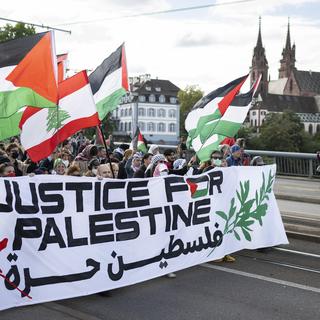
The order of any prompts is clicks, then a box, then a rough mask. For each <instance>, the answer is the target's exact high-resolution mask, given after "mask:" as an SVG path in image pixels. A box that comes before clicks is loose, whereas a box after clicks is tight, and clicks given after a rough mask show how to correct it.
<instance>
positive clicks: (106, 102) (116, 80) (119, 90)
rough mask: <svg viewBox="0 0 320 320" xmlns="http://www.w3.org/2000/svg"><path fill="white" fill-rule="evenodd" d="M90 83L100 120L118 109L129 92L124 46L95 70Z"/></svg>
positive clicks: (90, 77)
mask: <svg viewBox="0 0 320 320" xmlns="http://www.w3.org/2000/svg"><path fill="white" fill-rule="evenodd" d="M89 81H90V85H91V89H92V93H93V96H94V101H95V103H96V105H97V110H98V113H99V118H100V120H102V119H104V118H105V117H106V115H107V114H108V113H109V112H111V111H113V110H114V109H116V107H117V106H118V104H119V101H120V99H121V97H122V96H123V95H124V94H125V93H126V92H127V91H128V89H129V86H128V72H127V62H126V54H125V49H124V44H123V45H121V46H120V47H119V48H118V49H117V50H116V51H115V52H113V53H112V54H111V55H110V56H109V57H108V58H106V59H105V60H104V61H103V62H102V64H101V65H100V66H99V67H97V69H96V70H94V71H93V72H92V73H91V74H90V76H89Z"/></svg>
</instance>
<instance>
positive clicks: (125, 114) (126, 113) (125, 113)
mask: <svg viewBox="0 0 320 320" xmlns="http://www.w3.org/2000/svg"><path fill="white" fill-rule="evenodd" d="M124 116H125V117H127V116H128V110H127V109H125V110H124Z"/></svg>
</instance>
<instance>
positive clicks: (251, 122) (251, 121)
mask: <svg viewBox="0 0 320 320" xmlns="http://www.w3.org/2000/svg"><path fill="white" fill-rule="evenodd" d="M250 124H251V127H253V120H252V119H251V120H250Z"/></svg>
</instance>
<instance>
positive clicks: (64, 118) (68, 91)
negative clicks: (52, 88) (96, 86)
mask: <svg viewBox="0 0 320 320" xmlns="http://www.w3.org/2000/svg"><path fill="white" fill-rule="evenodd" d="M99 124H100V120H99V118H98V113H97V109H96V105H95V103H94V100H93V96H92V91H91V87H90V85H89V80H88V77H87V74H86V72H85V71H82V72H79V73H78V74H76V75H74V76H73V77H71V78H68V79H66V80H64V81H62V82H61V83H60V84H59V106H58V107H57V108H54V109H53V108H50V109H39V108H33V107H28V108H27V109H26V110H25V111H24V113H23V116H22V119H21V122H20V128H21V144H22V145H23V147H24V148H25V150H26V151H27V153H28V155H29V157H30V158H31V160H32V161H34V162H36V161H39V160H41V159H43V158H46V157H47V156H49V155H50V154H51V153H52V151H53V150H54V149H55V148H56V147H57V145H58V144H59V143H60V142H62V141H64V140H65V139H67V138H68V137H70V136H71V135H73V134H74V133H76V132H77V131H79V130H81V129H84V128H88V127H94V126H96V125H99Z"/></svg>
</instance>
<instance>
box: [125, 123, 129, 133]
mask: <svg viewBox="0 0 320 320" xmlns="http://www.w3.org/2000/svg"><path fill="white" fill-rule="evenodd" d="M127 129H128V126H127V123H126V122H125V123H124V131H125V132H127Z"/></svg>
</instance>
